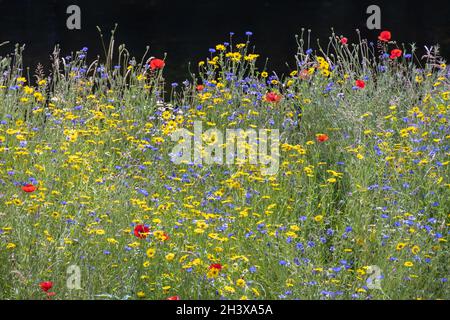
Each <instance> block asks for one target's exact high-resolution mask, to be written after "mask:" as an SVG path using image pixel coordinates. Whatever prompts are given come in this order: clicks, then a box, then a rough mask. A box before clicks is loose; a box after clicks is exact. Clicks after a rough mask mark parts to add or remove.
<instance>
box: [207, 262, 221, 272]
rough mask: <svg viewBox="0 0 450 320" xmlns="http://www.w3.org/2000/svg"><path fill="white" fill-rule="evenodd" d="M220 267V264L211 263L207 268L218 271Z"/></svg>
mask: <svg viewBox="0 0 450 320" xmlns="http://www.w3.org/2000/svg"><path fill="white" fill-rule="evenodd" d="M222 268H223V267H222V265H221V264H220V263H213V264H212V265H210V266H209V269H218V270H222Z"/></svg>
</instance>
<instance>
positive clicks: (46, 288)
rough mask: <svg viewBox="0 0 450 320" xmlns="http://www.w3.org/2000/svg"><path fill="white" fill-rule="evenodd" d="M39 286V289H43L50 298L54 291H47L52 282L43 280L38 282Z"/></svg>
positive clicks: (51, 286)
mask: <svg viewBox="0 0 450 320" xmlns="http://www.w3.org/2000/svg"><path fill="white" fill-rule="evenodd" d="M39 287H41V290H42V291H44V292H45V293H46V294H47V297H48V298H49V299H50V297H53V296H54V295H55V294H56V293H55V292H49V290H50V289H51V288H53V282H51V281H44V282H41V283H39Z"/></svg>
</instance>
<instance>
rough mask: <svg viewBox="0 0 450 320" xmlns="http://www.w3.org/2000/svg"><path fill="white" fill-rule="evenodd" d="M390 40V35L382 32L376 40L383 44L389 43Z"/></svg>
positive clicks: (388, 32)
mask: <svg viewBox="0 0 450 320" xmlns="http://www.w3.org/2000/svg"><path fill="white" fill-rule="evenodd" d="M391 38H392V35H391V32H390V31H383V32H381V33H380V35H379V36H378V40H380V41H383V42H389V41H391Z"/></svg>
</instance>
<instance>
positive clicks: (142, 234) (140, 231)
mask: <svg viewBox="0 0 450 320" xmlns="http://www.w3.org/2000/svg"><path fill="white" fill-rule="evenodd" d="M149 233H150V228H149V227H147V226H145V225H143V224H138V225H137V226H136V227H134V235H135V236H136V237H138V238H139V239H145V238H147V236H148V235H149Z"/></svg>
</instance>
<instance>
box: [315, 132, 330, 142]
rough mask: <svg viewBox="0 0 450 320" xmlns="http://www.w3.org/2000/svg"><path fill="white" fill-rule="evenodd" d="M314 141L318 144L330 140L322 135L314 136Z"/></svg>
mask: <svg viewBox="0 0 450 320" xmlns="http://www.w3.org/2000/svg"><path fill="white" fill-rule="evenodd" d="M316 139H317V141H319V142H325V141H328V139H330V137H328V135H326V134H323V133H322V134H318V135H317V136H316Z"/></svg>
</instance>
